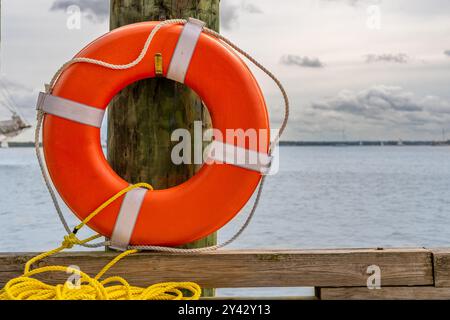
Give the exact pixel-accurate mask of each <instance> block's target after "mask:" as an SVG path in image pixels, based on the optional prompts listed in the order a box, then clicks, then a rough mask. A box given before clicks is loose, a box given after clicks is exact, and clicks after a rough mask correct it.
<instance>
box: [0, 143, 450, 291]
mask: <svg viewBox="0 0 450 320" xmlns="http://www.w3.org/2000/svg"><path fill="white" fill-rule="evenodd" d="M33 152H34V150H33V149H31V148H30V149H28V148H26V149H0V191H1V192H0V251H42V250H46V249H50V248H53V247H55V245H56V244H58V243H60V241H61V238H62V236H63V235H64V232H63V228H62V226H61V225H60V224H59V221H58V220H57V217H56V214H55V212H54V209H53V207H52V204H51V201H50V198H49V196H48V195H47V192H46V190H45V187H44V184H43V182H42V179H41V177H40V173H39V170H38V165H37V162H36V160H35V157H34V153H33ZM280 153H281V155H280V156H281V169H280V172H279V173H278V174H277V175H276V176H273V177H269V178H268V181H267V184H266V187H265V191H264V197H263V199H262V201H261V205H260V208H259V210H258V212H257V215H256V217H255V219H254V221H253V223H252V224H251V226H250V227H249V229H248V230H247V231H246V233H245V234H244V235H243V236H242V237H241V238H240V239H239V240H238V241H237V242H236V243H234V244H233V245H232V247H235V248H327V247H328V248H338V247H389V246H394V247H396V246H427V247H432V246H448V245H449V244H450V228H449V227H450V214H449V213H448V208H449V204H450V197H449V195H450V161H449V157H450V148H448V147H311V148H309V147H282V148H281V151H280ZM67 216H68V217H69V221H71V223H72V225H74V224H75V222H76V220H75V219H74V218H73V217H72V216H71V214H70V213H69V212H67ZM242 218H243V217H242V216H241V217H238V218H237V219H235V220H236V221H233V222H232V223H231V224H230V225H228V226H226V227H225V228H224V229H223V230H221V231H220V233H219V239H220V240H225V239H227V238H228V237H229V236H231V234H232V233H233V232H234V231H235V230H236V228H237V226H238V225H237V224H238V223H239V222H240V221H242ZM223 292H224V293H225V294H234V293H235V292H236V291H235V290H233V291H229V290H228V291H227V290H225V291H223ZM267 292H269V291H267ZM283 292H284V293H287V294H289V291H288V290H285V291H283ZM247 293H248V292H247ZM270 293H274V291H271V292H270ZM270 293H269V294H270Z"/></svg>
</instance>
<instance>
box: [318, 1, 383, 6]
mask: <svg viewBox="0 0 450 320" xmlns="http://www.w3.org/2000/svg"><path fill="white" fill-rule="evenodd" d="M322 1H323V2H328V3H344V4H348V5H350V6H352V7H356V6H358V5H370V4H380V3H381V0H322Z"/></svg>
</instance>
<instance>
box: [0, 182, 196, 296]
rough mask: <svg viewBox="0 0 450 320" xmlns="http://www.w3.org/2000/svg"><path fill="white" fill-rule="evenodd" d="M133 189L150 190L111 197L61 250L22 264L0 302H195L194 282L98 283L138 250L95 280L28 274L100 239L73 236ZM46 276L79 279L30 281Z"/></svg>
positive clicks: (64, 269)
mask: <svg viewBox="0 0 450 320" xmlns="http://www.w3.org/2000/svg"><path fill="white" fill-rule="evenodd" d="M136 188H146V189H150V190H153V188H152V186H151V185H149V184H146V183H138V184H135V185H132V186H129V187H127V188H125V189H123V190H122V191H120V192H118V193H117V194H116V195H114V196H112V197H111V198H110V199H108V200H107V201H106V202H105V203H103V204H102V205H101V206H100V207H98V208H97V209H95V210H94V211H93V212H92V213H91V214H89V215H88V216H87V217H86V219H84V220H83V221H82V222H81V223H80V224H79V225H78V226H76V227H75V229H74V232H72V233H71V234H69V235H67V236H65V237H64V241H63V242H62V244H61V246H60V247H58V248H56V249H53V250H50V251H48V252H45V253H42V254H40V255H37V256H36V257H34V258H32V259H30V260H29V261H28V262H27V263H26V264H25V269H24V273H23V275H22V276H20V277H17V278H14V279H12V280H10V281H9V282H8V283H7V284H6V285H5V287H4V288H3V289H1V290H0V300H198V299H199V298H200V295H201V292H202V290H201V288H200V286H199V285H198V284H196V283H193V282H163V283H158V284H154V285H152V286H149V287H147V288H140V287H135V286H131V285H130V284H129V283H128V282H127V281H126V280H125V279H124V278H122V277H118V276H112V277H108V278H106V279H104V280H100V279H101V277H102V276H103V275H104V274H105V273H106V272H108V270H109V269H111V268H112V267H113V266H114V265H115V264H116V263H117V262H119V261H120V260H121V259H123V258H125V257H126V256H128V255H130V254H133V253H136V252H138V250H128V251H125V252H123V253H121V254H119V255H118V256H117V257H116V258H114V259H113V260H112V261H111V262H109V263H108V264H107V265H106V266H104V267H103V269H102V270H101V271H100V272H99V273H98V274H97V275H96V276H95V277H91V276H89V275H88V274H86V273H84V272H82V271H80V270H78V269H75V268H70V267H64V266H46V267H41V268H37V269H33V270H31V266H32V265H33V264H34V263H36V262H38V261H40V260H42V259H45V258H46V257H49V256H51V255H54V254H55V253H58V252H61V251H63V250H64V249H70V248H72V247H73V246H74V245H81V244H85V243H88V242H90V241H92V240H94V239H97V238H99V237H101V235H99V234H97V235H94V236H91V237H89V238H87V239H84V240H80V239H78V238H77V237H76V233H77V231H78V230H80V229H81V228H82V227H83V226H85V225H86V223H88V222H89V220H91V219H92V218H93V217H95V216H96V215H97V214H98V213H100V212H101V211H102V210H103V209H105V208H106V207H107V206H109V205H110V204H111V203H113V202H114V201H115V200H117V199H118V198H120V197H121V196H122V195H124V194H125V193H127V192H128V191H130V190H133V189H136ZM49 272H65V273H70V274H74V275H76V276H78V277H79V279H77V280H78V281H77V283H76V284H75V285H74V284H73V283H72V282H70V281H66V282H65V283H64V284H58V285H49V284H46V283H44V282H42V281H40V280H38V279H35V278H33V276H36V275H38V274H42V273H49ZM186 292H189V294H188V295H185V293H186Z"/></svg>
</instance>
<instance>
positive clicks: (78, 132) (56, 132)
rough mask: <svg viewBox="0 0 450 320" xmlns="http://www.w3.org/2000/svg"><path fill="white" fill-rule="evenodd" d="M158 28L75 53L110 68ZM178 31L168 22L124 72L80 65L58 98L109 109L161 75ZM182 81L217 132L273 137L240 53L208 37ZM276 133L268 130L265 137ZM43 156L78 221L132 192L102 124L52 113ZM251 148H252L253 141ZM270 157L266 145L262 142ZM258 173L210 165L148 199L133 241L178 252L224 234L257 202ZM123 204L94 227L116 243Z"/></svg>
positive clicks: (134, 29) (127, 32)
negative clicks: (157, 62)
mask: <svg viewBox="0 0 450 320" xmlns="http://www.w3.org/2000/svg"><path fill="white" fill-rule="evenodd" d="M156 24H157V22H144V23H138V24H133V25H129V26H125V27H122V28H119V29H116V30H114V31H112V32H110V33H108V34H106V35H104V36H102V37H100V38H99V39H97V40H95V41H94V42H92V43H91V44H89V45H88V46H87V47H86V48H84V49H83V50H82V51H81V52H80V53H78V55H77V57H89V58H93V59H98V60H103V61H107V62H110V63H113V64H124V63H128V62H129V61H132V60H133V59H135V58H136V56H137V55H138V54H139V52H140V50H141V48H142V45H143V43H144V42H145V40H146V38H147V36H148V34H149V32H150V31H151V30H152V29H153V28H154V27H155V26H156ZM182 30H183V26H181V25H169V26H165V27H164V28H162V29H161V30H160V31H159V32H158V34H157V35H156V36H155V38H154V40H153V42H152V43H151V46H150V48H149V50H148V52H147V53H146V56H145V57H144V59H143V61H142V62H141V63H139V64H138V65H137V66H135V67H133V68H131V69H127V70H111V69H107V68H103V67H101V66H97V65H91V64H85V63H80V64H74V65H72V66H70V67H69V68H68V69H67V70H65V71H64V72H63V73H62V75H61V76H60V78H59V79H58V81H57V82H56V84H55V86H54V89H53V92H52V94H53V95H54V96H58V97H61V98H64V99H69V100H72V101H76V102H79V103H82V104H85V105H89V106H92V107H95V108H98V109H102V110H105V109H106V107H107V105H108V103H109V102H110V101H111V99H112V98H113V97H114V96H115V95H116V94H117V93H118V92H119V91H120V90H121V89H123V88H124V87H125V86H127V85H129V84H131V83H133V82H136V81H138V80H141V79H144V78H152V77H155V67H154V56H155V54H157V53H161V54H162V56H163V64H164V76H165V75H166V70H167V69H168V67H169V63H170V61H171V58H172V55H173V53H174V50H175V47H176V45H177V41H178V39H179V36H180V34H181V32H182ZM185 84H186V85H188V86H189V87H190V88H192V89H193V90H194V91H195V92H196V93H197V94H198V95H199V96H200V97H201V99H202V100H203V101H204V102H205V104H206V105H207V106H208V110H209V112H210V114H211V118H212V123H213V126H214V128H216V129H218V130H220V131H221V132H225V131H226V129H243V130H247V129H250V128H253V129H256V130H259V129H265V130H267V132H268V131H269V120H268V113H267V110H266V104H265V101H264V97H263V94H262V92H261V90H260V88H259V86H258V83H257V81H256V80H255V78H254V76H253V75H252V73H251V71H250V70H249V68H248V67H247V66H246V64H245V63H244V62H243V61H242V60H241V59H240V58H239V56H238V55H237V54H236V53H234V52H233V51H231V50H230V49H229V48H228V47H227V46H226V45H224V44H222V43H221V42H220V41H219V40H217V39H216V38H214V37H212V36H210V35H207V34H205V33H202V34H201V35H200V38H199V39H198V43H197V45H196V49H195V53H194V55H193V57H192V59H191V61H190V65H189V69H188V71H187V74H186V78H185ZM268 135H269V133H267V138H268ZM43 145H44V155H45V160H46V164H47V168H48V171H49V173H50V176H51V179H52V181H53V183H54V185H55V187H56V188H57V190H58V192H59V194H60V196H61V197H62V199H63V200H64V202H65V203H66V204H67V205H68V207H69V208H70V209H71V210H72V211H73V212H74V213H75V214H76V215H77V216H78V218H80V219H84V218H85V217H86V216H87V215H88V214H89V213H90V212H91V211H92V210H93V209H95V208H96V207H98V206H99V205H100V204H101V203H102V202H103V201H105V200H106V199H108V198H109V197H111V196H112V195H114V194H116V193H117V192H118V191H120V190H122V189H124V188H126V187H127V186H128V182H126V181H124V180H123V179H121V178H120V177H119V176H118V175H117V174H116V173H115V172H114V171H113V169H112V168H111V167H110V166H109V164H108V162H107V160H106V159H105V157H104V155H103V152H102V148H101V145H100V130H99V128H96V127H92V126H88V125H84V124H80V123H77V122H74V121H70V120H68V119H64V118H61V117H58V116H55V115H51V114H47V115H46V116H45V119H44V125H43ZM245 147H246V148H250V149H251V148H252V146H251V145H246V146H245ZM257 149H258V150H254V151H257V152H261V153H267V152H268V149H267V145H261V144H260V145H259V146H258V147H257ZM260 179H261V174H260V173H259V172H256V171H251V170H248V169H244V168H240V167H237V166H234V165H229V164H217V163H214V164H205V165H204V166H203V167H202V168H201V170H200V171H199V172H198V173H197V174H196V175H195V176H194V177H193V178H191V179H189V180H188V181H186V182H185V183H183V184H181V185H178V186H176V187H173V188H169V189H166V190H155V191H149V192H148V193H147V194H146V195H145V199H144V201H143V204H142V207H141V209H140V214H139V216H138V218H137V221H136V224H135V226H134V231H133V234H132V236H131V240H130V244H134V245H163V246H175V245H180V244H184V243H188V242H191V241H195V240H197V239H200V238H202V237H205V236H207V235H208V234H210V233H212V232H214V231H216V230H218V229H219V228H220V227H222V226H223V225H225V224H226V223H227V222H228V221H229V220H230V219H232V218H233V217H234V216H235V215H236V214H237V213H238V212H239V211H240V210H241V209H242V208H243V206H244V205H245V204H246V202H247V201H248V200H249V199H250V197H251V195H252V194H253V192H254V191H255V189H256V187H257V185H258V183H259V181H260ZM120 206H121V200H119V201H116V202H115V203H113V204H111V205H110V206H109V207H108V208H106V209H105V210H104V211H103V212H102V213H101V214H99V215H98V216H96V217H95V218H94V219H92V220H91V221H90V222H89V223H88V225H89V226H90V227H91V228H92V229H94V230H95V231H97V232H98V233H100V234H102V235H104V236H106V237H110V236H111V234H112V231H113V228H114V224H115V221H116V219H117V216H118V212H119V210H120Z"/></svg>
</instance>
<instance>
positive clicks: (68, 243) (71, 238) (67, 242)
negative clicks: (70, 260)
mask: <svg viewBox="0 0 450 320" xmlns="http://www.w3.org/2000/svg"><path fill="white" fill-rule="evenodd" d="M79 244H81V240H80V239H78V238H77V237H76V235H75V234H74V233H71V234H68V235H67V236H64V241H63V242H62V244H61V246H62V247H64V248H67V249H72V248H73V246H74V245H79Z"/></svg>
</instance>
